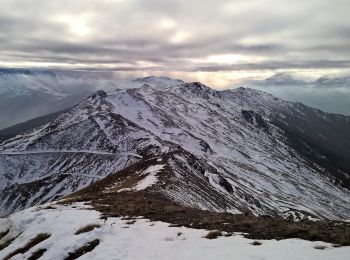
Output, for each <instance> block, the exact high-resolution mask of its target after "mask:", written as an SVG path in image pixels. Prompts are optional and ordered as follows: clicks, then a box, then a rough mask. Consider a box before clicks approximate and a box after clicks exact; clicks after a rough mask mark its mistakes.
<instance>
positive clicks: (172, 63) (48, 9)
mask: <svg viewBox="0 0 350 260" xmlns="http://www.w3.org/2000/svg"><path fill="white" fill-rule="evenodd" d="M0 4H1V7H2V8H1V10H0V48H1V50H2V51H1V53H0V61H2V62H9V61H12V63H18V64H20V63H21V62H28V61H31V62H41V63H45V62H50V63H55V62H57V63H67V67H71V66H74V64H85V67H89V66H91V68H96V64H101V67H103V65H108V66H109V69H113V68H115V69H116V70H119V69H122V70H128V69H129V70H131V71H133V70H137V69H140V68H143V69H145V68H146V69H150V70H151V71H152V70H162V71H164V72H166V71H169V72H172V71H174V70H177V71H203V72H219V71H243V70H262V71H264V70H280V69H286V70H288V69H309V68H314V69H325V68H327V69H340V68H341V69H346V68H347V67H349V60H350V52H349V44H348V40H349V37H350V28H349V24H350V18H349V15H348V13H349V12H350V5H349V4H348V1H345V0H334V1H332V2H331V1H319V0H309V1H294V2H290V1H287V0H286V1H281V0H266V1H259V0H251V1H245V0H235V1H229V0H223V1H209V0H201V1H200V0H195V1H185V0H179V1H164V0H147V1H145V0H130V1H117V0H110V1H104V0H101V1H97V0H76V1H68V0H62V1H40V0H31V1H26V0H16V1H6V0H0ZM67 17H68V18H67ZM60 19H61V20H60ZM62 19H63V20H62ZM64 19H68V20H67V21H65V20H64ZM75 19H76V20H75ZM79 30H87V33H86V35H77V34H76V35H75V33H74V31H78V32H79ZM82 34H84V32H82ZM224 54H235V55H243V56H249V57H250V58H252V60H254V58H255V57H259V58H263V61H260V62H258V61H252V62H246V61H244V62H236V63H235V62H233V64H215V63H214V64H213V63H211V64H208V63H207V60H206V58H207V57H208V56H212V55H224ZM194 60H196V62H195V61H194ZM140 61H142V62H149V63H152V64H150V65H138V62H140ZM121 63H124V64H128V65H129V67H128V68H124V67H121V66H120V65H119V64H121ZM52 66H54V65H52ZM76 66H78V65H76Z"/></svg>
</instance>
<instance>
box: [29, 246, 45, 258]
mask: <svg viewBox="0 0 350 260" xmlns="http://www.w3.org/2000/svg"><path fill="white" fill-rule="evenodd" d="M46 251H47V249H46V248H40V249H38V250H36V251H35V252H33V254H32V255H31V256H30V257H28V260H36V259H39V258H40V257H42V256H43V254H44V253H45V252H46Z"/></svg>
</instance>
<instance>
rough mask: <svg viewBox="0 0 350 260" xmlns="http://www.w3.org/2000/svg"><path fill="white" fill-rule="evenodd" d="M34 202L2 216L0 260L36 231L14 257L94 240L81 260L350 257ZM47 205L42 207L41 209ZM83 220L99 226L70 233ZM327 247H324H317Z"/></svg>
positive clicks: (294, 242) (52, 254) (301, 244)
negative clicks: (28, 245)
mask: <svg viewBox="0 0 350 260" xmlns="http://www.w3.org/2000/svg"><path fill="white" fill-rule="evenodd" d="M50 205H51V206H52V207H54V208H55V209H48V208H46V207H47V206H48V205H43V206H39V207H33V208H29V209H26V210H24V211H21V212H18V213H15V214H13V215H11V216H9V217H8V218H3V219H0V233H1V232H4V231H6V230H7V229H8V228H10V232H9V233H8V234H7V236H5V237H4V238H3V239H2V240H0V244H1V243H3V242H4V240H6V239H8V238H10V237H16V236H18V237H17V239H16V240H14V241H13V242H12V243H11V244H10V245H9V246H8V247H6V248H5V249H4V250H2V251H1V252H0V259H3V258H4V257H6V256H7V255H8V254H10V253H11V252H13V251H14V250H16V249H17V248H20V247H23V246H24V245H25V244H26V243H27V242H28V241H29V240H30V239H32V238H34V237H35V236H36V235H37V234H39V233H49V234H50V235H51V236H50V237H49V238H48V239H46V240H44V241H42V242H41V243H39V244H37V245H35V246H34V247H32V248H31V249H29V250H28V251H27V252H26V253H24V254H18V255H16V256H14V257H13V258H12V259H27V258H28V257H30V256H31V255H32V253H33V252H35V251H37V250H38V249H47V251H46V252H45V253H44V255H43V256H42V257H41V258H40V259H56V260H58V259H64V258H65V257H66V256H68V254H69V252H74V251H75V250H76V249H78V248H80V247H81V246H83V245H86V244H87V243H88V242H90V241H92V240H95V239H98V240H99V241H100V243H99V245H97V247H95V248H94V249H93V250H92V251H91V252H88V253H86V254H84V255H83V256H81V258H79V259H133V260H135V259H143V260H146V259H152V260H154V259H196V258H197V259H240V260H244V259H249V260H251V259H270V260H273V259H278V260H280V259H284V260H288V259H292V260H295V259H308V260H309V259H317V260H321V259H327V260H330V259H337V260H340V259H349V255H350V247H340V248H334V247H332V245H330V244H327V243H323V242H309V241H305V240H300V239H288V240H281V241H276V240H260V242H261V243H262V244H261V245H259V246H255V245H251V243H252V242H253V240H249V239H246V238H244V237H243V236H241V235H239V234H235V235H233V236H231V237H224V236H222V237H219V238H217V239H212V240H209V239H206V238H204V236H205V235H206V234H207V233H208V231H207V230H196V229H190V228H185V227H169V224H168V223H164V222H151V221H149V220H147V219H142V218H140V219H137V220H136V221H135V222H134V223H132V222H133V221H130V220H123V219H121V218H108V219H107V220H102V219H100V213H99V212H97V211H94V210H91V209H89V208H88V207H86V206H83V205H82V204H74V205H71V206H69V207H67V206H62V205H55V204H50ZM45 208H46V209H45ZM87 224H99V225H101V226H100V227H99V228H95V229H94V230H92V231H90V232H86V233H82V234H79V235H75V234H74V233H75V232H76V231H77V230H78V229H79V228H81V227H84V226H85V225H87ZM315 246H325V249H323V250H320V249H315V248H314V247H315Z"/></svg>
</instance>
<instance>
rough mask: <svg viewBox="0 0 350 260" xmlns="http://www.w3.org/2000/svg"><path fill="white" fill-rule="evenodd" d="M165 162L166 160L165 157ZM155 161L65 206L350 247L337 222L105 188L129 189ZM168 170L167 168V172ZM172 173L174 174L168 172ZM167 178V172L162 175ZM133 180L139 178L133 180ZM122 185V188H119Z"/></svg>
mask: <svg viewBox="0 0 350 260" xmlns="http://www.w3.org/2000/svg"><path fill="white" fill-rule="evenodd" d="M164 159H165V158H164ZM155 162H156V158H153V159H152V158H151V159H148V160H143V161H141V162H139V163H136V164H135V165H132V166H130V167H128V168H126V169H124V170H122V171H119V172H117V173H115V174H112V175H110V176H107V177H106V178H104V179H103V180H100V181H98V182H95V183H93V184H92V185H90V186H88V187H87V188H84V189H82V190H80V191H78V192H76V193H74V194H72V195H69V196H67V197H66V198H65V200H64V202H63V203H69V202H75V201H89V204H91V205H92V206H93V207H94V209H96V210H98V211H100V212H101V213H102V217H104V218H107V217H120V216H135V217H136V216H144V217H145V218H148V219H150V220H152V221H164V222H168V223H171V224H173V225H179V226H186V227H192V228H204V229H208V230H220V231H226V232H244V233H247V235H246V237H248V238H252V239H286V238H302V239H306V240H311V241H316V240H320V241H325V242H330V243H335V244H337V245H350V224H349V223H341V222H334V221H326V220H325V221H318V222H312V221H301V222H293V221H290V220H286V219H283V218H281V217H278V216H277V217H269V216H260V217H256V216H253V215H252V214H249V213H248V212H247V213H245V214H236V215H234V214H229V213H216V212H210V211H203V210H199V209H194V208H189V207H184V206H182V205H179V204H177V203H175V202H174V201H171V200H170V199H168V198H167V197H165V196H164V195H163V194H162V192H161V190H153V189H145V190H142V191H138V192H134V191H126V192H117V189H116V190H113V189H109V190H108V193H106V187H110V186H111V184H114V183H118V185H117V186H118V189H119V188H127V186H128V185H130V183H135V181H137V180H138V178H139V177H138V176H137V175H135V172H137V171H138V170H139V169H143V168H145V167H147V166H148V165H152V164H154V163H155ZM167 170H169V168H165V170H164V171H167ZM168 174H171V173H168ZM163 175H164V176H166V173H163ZM133 178H136V179H135V180H133ZM119 184H120V185H119Z"/></svg>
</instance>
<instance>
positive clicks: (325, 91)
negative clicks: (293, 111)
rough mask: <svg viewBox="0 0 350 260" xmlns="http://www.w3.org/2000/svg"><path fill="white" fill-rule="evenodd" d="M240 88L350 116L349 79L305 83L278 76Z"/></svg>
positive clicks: (291, 77) (282, 75) (337, 78)
mask: <svg viewBox="0 0 350 260" xmlns="http://www.w3.org/2000/svg"><path fill="white" fill-rule="evenodd" d="M239 86H241V87H249V88H254V89H258V90H262V91H266V92H269V93H271V94H273V95H275V96H277V97H279V98H283V99H286V100H289V101H294V102H302V103H304V104H306V105H308V106H311V107H314V108H318V109H321V110H323V111H326V112H329V113H335V114H343V115H348V116H350V77H349V76H344V77H334V78H330V77H325V76H324V77H320V78H318V79H316V80H308V81H307V80H303V79H300V78H296V77H294V76H291V75H289V74H285V73H278V74H275V75H273V76H271V77H269V78H266V79H264V80H248V81H245V82H243V83H241V84H239V85H238V87H239ZM235 87H237V86H235Z"/></svg>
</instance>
